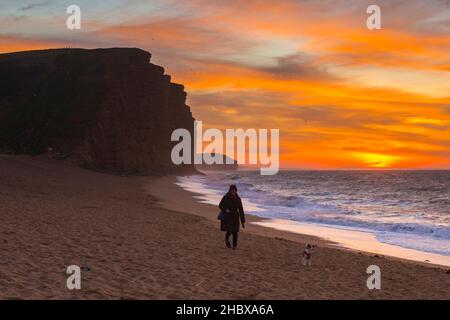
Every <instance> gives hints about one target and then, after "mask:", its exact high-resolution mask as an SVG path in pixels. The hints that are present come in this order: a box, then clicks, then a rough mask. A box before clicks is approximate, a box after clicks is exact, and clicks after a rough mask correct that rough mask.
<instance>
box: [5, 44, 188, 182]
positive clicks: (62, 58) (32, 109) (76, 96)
mask: <svg viewBox="0 0 450 320" xmlns="http://www.w3.org/2000/svg"><path fill="white" fill-rule="evenodd" d="M150 58H151V54H150V53H149V52H146V51H144V50H141V49H136V48H111V49H93V50H87V49H52V50H39V51H25V52H16V53H8V54H0V151H1V152H8V153H16V154H30V155H37V154H41V153H44V152H52V153H54V156H55V157H58V158H60V159H62V158H70V159H71V160H72V161H74V162H75V163H76V164H78V165H81V166H83V167H86V168H91V169H98V170H106V171H114V172H124V173H139V174H166V173H175V172H180V171H182V172H190V171H195V169H194V166H193V165H180V166H176V165H174V164H173V163H172V161H171V159H170V151H171V149H172V146H173V145H174V144H175V143H174V142H171V141H170V136H171V133H172V131H173V130H174V129H176V128H186V129H187V130H189V131H190V132H191V133H192V132H193V121H194V119H193V117H192V113H191V111H190V108H189V106H187V105H186V103H185V101H186V93H185V91H184V87H183V86H182V85H180V84H175V83H172V82H171V78H170V76H168V75H165V74H164V69H163V68H162V67H160V66H157V65H154V64H152V63H150Z"/></svg>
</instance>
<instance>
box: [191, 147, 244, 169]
mask: <svg viewBox="0 0 450 320" xmlns="http://www.w3.org/2000/svg"><path fill="white" fill-rule="evenodd" d="M208 155H210V156H211V157H217V156H218V157H220V158H222V164H216V163H213V164H206V163H203V164H197V165H195V168H196V169H197V170H199V171H236V170H238V168H239V166H238V163H237V161H236V160H234V159H233V158H230V157H227V156H226V155H224V154H219V153H218V154H216V153H214V152H213V153H211V154H208ZM204 156H205V154H203V155H202V157H204Z"/></svg>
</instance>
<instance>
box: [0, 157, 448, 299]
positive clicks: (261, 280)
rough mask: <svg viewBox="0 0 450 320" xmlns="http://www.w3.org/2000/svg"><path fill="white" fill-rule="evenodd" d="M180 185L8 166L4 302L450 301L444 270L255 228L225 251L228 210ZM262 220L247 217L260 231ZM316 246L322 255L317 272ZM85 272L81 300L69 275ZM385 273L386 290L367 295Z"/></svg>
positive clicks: (1, 265) (2, 174)
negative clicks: (305, 261) (372, 271)
mask: <svg viewBox="0 0 450 320" xmlns="http://www.w3.org/2000/svg"><path fill="white" fill-rule="evenodd" d="M174 179H175V178H174V177H143V176H139V177H136V176H128V177H124V176H114V175H109V174H105V173H100V172H94V171H88V170H85V169H81V168H78V167H73V166H70V165H68V164H66V163H64V162H61V161H55V160H52V159H49V158H48V157H46V156H40V157H35V158H30V157H25V156H8V155H1V156H0V208H1V210H0V219H1V224H0V246H1V259H0V298H1V299H450V273H449V272H448V269H446V268H445V267H438V266H432V265H422V264H419V263H416V262H412V261H406V260H401V259H393V258H386V257H383V256H380V255H374V254H369V253H361V252H356V251H351V250H346V249H342V248H336V247H334V246H333V245H332V244H331V243H329V242H327V241H324V240H321V239H320V238H317V237H312V236H310V235H301V234H295V233H289V232H284V231H280V230H274V229H269V228H265V227H262V226H258V225H255V224H252V223H248V224H247V228H246V229H245V230H242V232H240V239H239V249H238V250H236V251H232V250H229V249H227V248H225V246H224V243H223V233H221V232H220V231H219V230H218V222H217V220H216V216H217V209H215V208H214V207H212V206H210V205H206V204H200V203H197V202H195V201H194V199H193V198H192V194H190V193H188V192H186V191H184V190H182V189H181V188H179V187H178V186H176V185H175V184H174V183H173V182H174ZM259 220H260V219H258V218H256V217H252V216H248V221H249V222H257V221H259ZM305 242H309V243H314V244H316V245H317V246H318V247H317V250H316V252H315V254H314V258H313V259H314V260H313V264H312V266H311V267H309V268H307V267H304V266H302V265H301V253H302V250H303V246H304V243H305ZM72 264H75V265H79V266H80V267H85V268H84V270H85V271H83V272H82V280H81V290H68V289H67V287H66V279H67V276H68V275H67V274H66V268H67V266H69V265H72ZM373 264H375V265H378V266H379V267H380V268H381V272H382V284H381V290H369V289H367V287H366V280H367V277H368V275H367V274H366V268H367V267H368V266H369V265H373Z"/></svg>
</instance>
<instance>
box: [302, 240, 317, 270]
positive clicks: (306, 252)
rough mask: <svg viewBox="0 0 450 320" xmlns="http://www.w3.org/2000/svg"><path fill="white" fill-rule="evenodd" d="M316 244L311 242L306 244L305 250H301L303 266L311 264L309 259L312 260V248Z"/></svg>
mask: <svg viewBox="0 0 450 320" xmlns="http://www.w3.org/2000/svg"><path fill="white" fill-rule="evenodd" d="M315 247H316V246H313V245H312V244H309V243H308V244H306V245H305V250H303V265H304V266H311V260H312V254H313V251H314V248H315Z"/></svg>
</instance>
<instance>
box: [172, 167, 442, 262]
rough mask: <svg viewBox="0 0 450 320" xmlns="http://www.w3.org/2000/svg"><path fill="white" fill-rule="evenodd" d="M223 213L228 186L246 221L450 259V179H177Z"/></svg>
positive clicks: (351, 175) (292, 174)
mask: <svg viewBox="0 0 450 320" xmlns="http://www.w3.org/2000/svg"><path fill="white" fill-rule="evenodd" d="M177 184H178V185H180V186H181V187H183V188H184V189H186V190H188V191H193V192H195V193H197V195H196V196H195V197H196V199H197V201H199V202H203V203H209V204H213V205H217V204H218V203H219V201H220V199H221V197H222V196H223V195H224V194H225V193H226V191H227V190H228V187H229V185H230V184H235V185H237V187H238V193H239V195H240V196H241V198H242V199H243V204H244V210H245V211H246V213H250V214H252V215H256V216H259V217H263V218H270V219H283V220H291V221H297V222H301V223H308V224H314V225H320V226H326V227H332V228H338V229H347V230H356V231H365V232H371V233H373V234H374V235H375V236H376V238H377V239H378V241H380V242H382V243H387V244H392V245H396V246H400V247H403V248H409V249H415V250H419V251H423V252H429V253H435V254H440V255H445V256H450V171H403V170H402V171H400V170H399V171H393V170H380V171H377V170H368V171H359V170H353V171H280V172H279V173H278V174H276V175H273V176H263V175H260V172H259V171H244V170H243V171H232V172H206V173H205V175H192V176H180V177H178V182H177Z"/></svg>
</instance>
